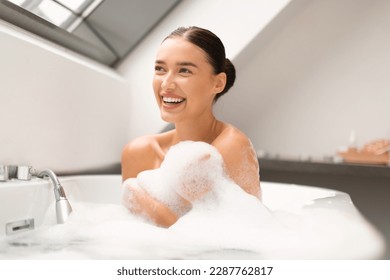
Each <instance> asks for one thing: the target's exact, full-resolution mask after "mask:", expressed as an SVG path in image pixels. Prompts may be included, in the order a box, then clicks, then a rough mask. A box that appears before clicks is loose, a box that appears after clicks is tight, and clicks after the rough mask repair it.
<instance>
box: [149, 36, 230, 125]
mask: <svg viewBox="0 0 390 280" xmlns="http://www.w3.org/2000/svg"><path fill="white" fill-rule="evenodd" d="M225 83H226V75H225V74H224V73H221V74H218V75H215V74H214V72H213V68H212V66H211V65H210V63H209V62H208V61H207V56H206V54H205V52H204V51H203V50H202V49H200V48H199V47H197V46H195V45H194V44H192V43H190V42H188V41H186V40H184V39H182V38H169V39H166V40H165V41H164V42H163V43H162V44H161V46H160V48H159V50H158V52H157V58H156V62H155V72H154V78H153V89H154V93H155V96H156V99H157V104H158V106H159V107H160V111H161V117H162V119H163V120H164V121H167V122H173V123H176V122H181V121H186V120H194V119H198V118H199V117H201V116H202V115H204V114H211V112H212V105H213V100H214V97H215V95H216V94H217V93H219V92H221V91H222V90H223V88H224V86H225Z"/></svg>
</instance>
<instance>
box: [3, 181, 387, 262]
mask: <svg viewBox="0 0 390 280" xmlns="http://www.w3.org/2000/svg"><path fill="white" fill-rule="evenodd" d="M59 179H60V182H61V183H62V185H63V187H64V189H65V192H66V195H67V197H68V200H69V201H70V203H71V204H75V203H78V202H88V203H99V204H101V203H104V204H116V205H118V204H120V202H121V177H120V176H119V175H93V176H72V177H60V178H59ZM262 189H263V202H264V204H265V205H266V206H267V207H268V208H269V209H270V210H271V211H272V212H279V213H289V215H294V216H295V217H304V218H305V219H309V220H311V222H314V223H318V224H320V225H321V227H323V228H324V229H326V231H328V232H329V233H330V234H332V235H333V237H332V238H333V239H332V242H331V243H328V244H324V246H322V245H321V244H317V245H318V246H314V247H313V248H312V249H311V251H309V252H308V251H306V253H305V252H303V253H302V252H300V253H295V252H294V251H292V252H283V253H282V254H280V255H278V253H276V254H271V255H261V254H260V255H259V254H252V253H251V254H245V252H244V253H243V252H242V251H241V252H238V251H229V253H227V252H226V251H225V252H223V253H221V254H219V253H218V252H213V253H208V254H203V255H202V254H200V255H199V254H198V255H194V256H190V257H189V258H240V257H244V258H260V259H261V258H269V257H271V258H273V259H278V258H283V259H286V258H287V259H310V258H314V259H378V258H381V256H382V255H383V253H384V250H385V243H384V239H383V238H382V236H381V235H380V234H379V233H378V232H377V231H376V229H375V228H374V227H373V226H372V225H371V224H370V223H369V222H368V221H367V220H366V219H365V218H364V217H363V216H362V215H361V214H360V213H359V212H358V211H357V209H356V208H355V206H354V205H353V203H352V201H351V199H350V197H349V195H348V194H346V193H343V192H339V191H335V190H330V189H324V188H317V187H308V186H300V185H292V184H280V183H271V182H262ZM53 201H54V193H53V189H52V185H51V184H50V183H49V181H48V180H42V179H37V178H34V179H33V180H32V181H27V182H23V181H17V180H15V181H11V182H5V183H4V182H3V183H0V259H7V258H19V256H20V257H21V258H30V257H31V258H34V254H36V253H37V252H36V250H35V253H33V255H25V254H23V250H24V249H23V248H20V247H21V246H22V247H23V246H25V247H29V244H24V245H21V244H20V243H17V242H15V240H17V239H18V238H19V236H22V237H25V236H28V235H29V234H31V233H33V232H36V231H37V230H39V229H41V228H43V223H44V220H46V225H45V227H47V226H48V225H47V224H49V225H50V223H51V224H52V226H54V225H55V218H54V217H55V213H54V209H51V208H50V207H52V205H53ZM118 207H119V206H118ZM324 212H326V216H324V215H323V213H324ZM45 213H46V217H45ZM51 216H52V217H51ZM48 217H49V218H48ZM334 220H337V221H338V222H337V223H334ZM48 221H49V222H48ZM344 221H345V223H344ZM134 230H136V229H134ZM335 236H337V238H334V237H335ZM13 244H16V245H17V247H19V248H16V249H15V248H13V247H12V245H13ZM30 245H31V244H30ZM37 248H38V250H39V246H38V247H37ZM62 249H63V248H62ZM26 250H28V249H26ZM42 250H44V249H42ZM46 250H47V248H46ZM286 250H288V249H286ZM10 252H11V253H10ZM118 254H119V253H118ZM118 254H115V255H114V256H113V255H112V254H108V255H107V256H105V255H104V254H103V255H101V256H99V258H121V255H120V254H119V255H118ZM56 257H57V258H62V255H61V254H57V255H56ZM123 257H124V258H137V257H138V256H137V255H130V256H128V255H124V256H123ZM139 257H140V258H147V257H146V256H145V255H144V254H143V255H142V254H141V255H140V256H139ZM151 257H152V258H165V257H167V258H188V254H187V255H185V256H184V255H183V256H180V253H176V255H173V256H171V255H167V256H165V255H164V254H163V255H155V254H154V255H153V254H152V256H151ZM44 258H45V257H44ZM64 258H72V254H67V255H66V257H64ZM75 258H80V255H77V254H76V255H75ZM86 258H94V256H90V255H89V256H88V257H86Z"/></svg>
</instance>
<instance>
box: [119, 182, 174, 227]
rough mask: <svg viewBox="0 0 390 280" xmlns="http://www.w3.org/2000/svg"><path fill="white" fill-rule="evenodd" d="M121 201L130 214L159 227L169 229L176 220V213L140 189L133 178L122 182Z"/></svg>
mask: <svg viewBox="0 0 390 280" xmlns="http://www.w3.org/2000/svg"><path fill="white" fill-rule="evenodd" d="M122 201H123V204H124V205H125V206H126V208H127V209H129V210H130V211H131V212H132V213H134V214H135V215H138V216H141V217H145V218H147V219H148V220H151V221H152V222H154V223H155V224H157V225H159V226H163V227H169V226H171V225H173V224H174V223H175V222H176V221H177V219H178V216H177V215H176V213H174V212H173V211H172V210H171V209H169V208H168V207H167V206H166V205H164V204H163V203H161V202H159V201H158V200H156V199H154V198H153V197H152V196H151V195H149V193H147V192H146V191H145V190H144V189H142V188H141V187H140V186H139V185H138V184H137V180H136V179H135V178H130V179H127V180H126V181H124V182H123V197H122Z"/></svg>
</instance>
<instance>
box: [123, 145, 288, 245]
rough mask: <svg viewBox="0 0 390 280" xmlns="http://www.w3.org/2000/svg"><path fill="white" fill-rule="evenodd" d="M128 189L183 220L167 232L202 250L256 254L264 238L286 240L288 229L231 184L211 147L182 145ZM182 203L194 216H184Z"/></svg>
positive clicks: (214, 150)
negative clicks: (142, 193) (157, 202)
mask: <svg viewBox="0 0 390 280" xmlns="http://www.w3.org/2000/svg"><path fill="white" fill-rule="evenodd" d="M129 185H132V186H134V185H136V186H137V187H141V188H143V189H144V190H146V191H147V192H148V193H149V194H150V195H152V196H153V197H154V198H156V199H157V200H160V201H162V202H163V203H165V204H166V205H168V206H169V207H170V208H171V209H173V210H174V211H175V212H176V213H178V214H179V215H180V216H181V218H180V219H179V220H178V221H177V222H176V223H175V224H174V225H173V226H171V227H170V228H169V229H168V231H169V232H170V234H172V235H178V236H182V237H183V238H185V239H186V240H187V242H188V243H190V244H192V245H194V244H197V245H196V247H198V248H202V247H203V248H207V250H209V251H212V250H245V251H252V250H253V249H259V248H256V247H258V246H256V245H255V244H259V242H258V238H259V237H260V236H264V235H267V236H270V235H273V236H275V234H277V233H281V232H284V236H283V239H286V228H285V227H284V226H283V225H282V224H281V223H280V221H279V220H278V219H277V218H276V217H275V216H274V215H273V214H272V213H271V212H270V211H269V210H268V209H267V208H266V207H265V206H264V205H263V204H262V203H261V201H260V200H259V199H258V198H256V197H254V196H253V195H250V194H248V193H246V192H245V191H244V190H242V188H241V187H240V186H238V185H237V184H235V183H234V182H233V181H232V180H231V179H230V178H228V176H227V175H226V174H225V173H224V163H223V159H222V156H221V155H220V153H219V152H218V151H217V149H216V148H215V147H213V146H211V145H209V144H207V143H204V142H193V141H184V142H180V143H179V144H177V145H175V146H173V147H171V149H170V150H169V151H168V153H167V154H166V157H165V159H164V161H163V162H162V164H161V167H160V168H158V169H154V170H148V171H144V172H142V173H140V174H139V175H138V176H137V178H136V179H129V181H127V182H125V183H124V186H123V187H124V188H125V189H126V188H127V187H129ZM125 195H126V194H125ZM183 198H184V199H185V200H186V201H187V202H189V203H190V204H191V207H190V210H189V209H185V210H184V211H183V210H182V209H183V208H185V207H182V205H181V204H182V199H183ZM271 232H272V233H271ZM248 237H250V238H248ZM267 244H269V242H267ZM267 246H268V245H266V244H263V245H261V249H262V250H263V251H264V249H265V248H266V247H267ZM275 246H276V245H275V244H273V245H271V247H272V248H275ZM267 250H268V249H267Z"/></svg>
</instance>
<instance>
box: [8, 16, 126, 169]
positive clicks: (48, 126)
mask: <svg viewBox="0 0 390 280" xmlns="http://www.w3.org/2000/svg"><path fill="white" fill-rule="evenodd" d="M130 98H131V96H130V92H129V90H128V88H127V83H126V81H125V80H124V79H123V78H122V77H121V76H119V75H118V74H117V73H116V72H114V71H113V70H111V69H109V68H108V67H103V66H101V65H99V64H97V63H95V62H93V61H90V60H88V59H86V58H84V57H81V56H80V55H77V54H75V53H72V52H70V51H68V50H66V49H63V48H60V47H58V46H56V45H54V44H52V43H50V42H47V41H45V40H42V39H40V38H37V37H36V36H34V35H32V34H29V33H27V32H24V31H23V30H20V29H19V28H16V27H14V26H12V25H10V24H8V23H6V22H3V21H0V120H1V126H0V164H15V165H31V166H33V167H34V168H36V169H38V170H40V169H43V168H51V169H53V170H55V171H57V172H58V173H61V174H64V173H80V172H92V171H94V172H97V171H99V170H100V171H107V170H113V169H116V170H118V163H119V159H120V153H121V150H122V147H123V146H124V145H125V143H126V142H127V140H128V131H129V130H130V129H131V128H130V126H129V125H130V124H129V114H128V110H127V105H128V104H129V103H130Z"/></svg>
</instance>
